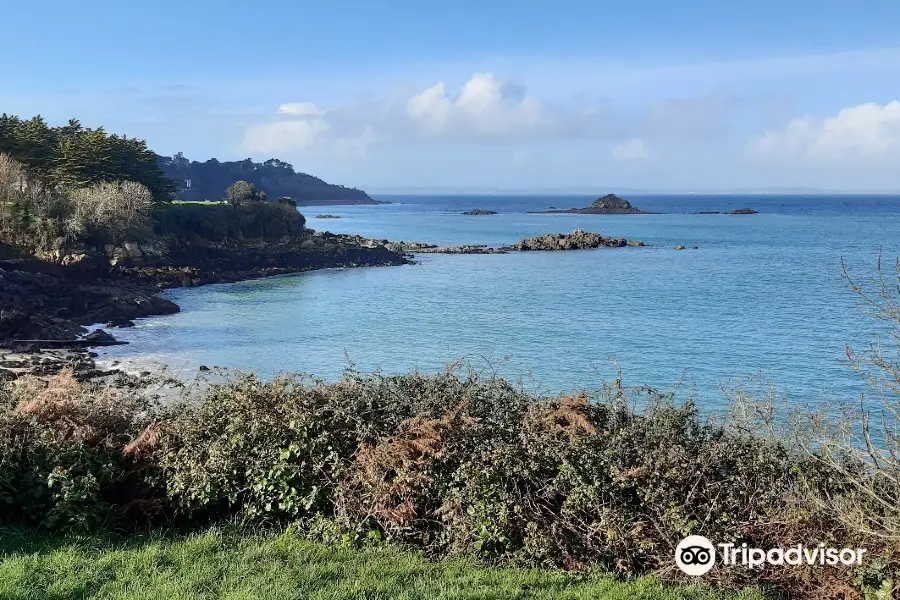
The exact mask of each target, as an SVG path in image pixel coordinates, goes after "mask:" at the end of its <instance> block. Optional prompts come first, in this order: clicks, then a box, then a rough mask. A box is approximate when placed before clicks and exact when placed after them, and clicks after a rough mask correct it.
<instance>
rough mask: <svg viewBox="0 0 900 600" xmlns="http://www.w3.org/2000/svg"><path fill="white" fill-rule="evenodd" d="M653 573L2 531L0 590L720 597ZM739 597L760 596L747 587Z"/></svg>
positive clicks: (213, 538)
mask: <svg viewBox="0 0 900 600" xmlns="http://www.w3.org/2000/svg"><path fill="white" fill-rule="evenodd" d="M718 597H721V596H719V595H718V594H713V593H709V592H703V591H701V590H698V589H691V588H671V587H664V586H663V585H661V584H660V583H659V582H658V581H656V580H654V579H652V578H644V579H640V580H637V581H633V582H618V581H615V580H613V579H612V578H609V577H605V576H591V577H574V576H570V575H566V574H564V573H552V572H542V571H532V570H519V569H495V568H487V567H483V566H479V565H477V564H476V563H473V562H468V561H462V560H454V561H443V562H429V561H427V560H425V559H424V558H422V557H421V556H419V555H416V554H410V553H404V552H400V551H397V550H394V549H390V548H385V547H379V548H375V549H363V550H354V549H349V548H344V547H328V546H323V545H320V544H315V543H312V542H309V541H306V540H304V539H302V538H301V537H299V536H296V535H292V534H281V535H269V536H255V537H249V538H247V537H239V536H236V535H232V534H226V533H222V532H221V531H218V530H211V531H207V532H205V533H201V534H196V535H192V536H188V537H174V536H173V537H160V536H138V537H130V538H123V539H122V540H118V541H116V540H110V539H102V540H100V539H94V538H77V539H72V538H68V539H65V540H57V539H51V538H46V537H40V536H36V535H33V534H28V535H26V534H22V533H18V532H8V531H3V530H0V599H2V600H24V599H26V598H28V599H35V600H37V599H41V600H43V599H45V598H46V599H64V598H65V599H75V598H79V599H81V598H123V599H124V598H128V599H132V598H160V599H166V600H182V599H187V598H191V599H194V598H204V599H205V598H228V599H250V598H254V599H256V598H258V599H266V600H269V599H273V600H274V599H281V598H284V599H296V600H299V599H301V598H303V599H306V598H310V599H324V598H358V599H367V600H370V599H382V598H384V599H387V598H401V599H413V598H422V599H423V600H424V599H433V598H454V599H475V598H478V599H483V600H487V599H489V598H490V599H493V598H498V599H499V598H535V599H537V598H546V599H548V600H549V599H554V600H555V599H558V598H559V599H573V600H574V599H585V600H587V599H589V598H590V599H599V598H603V599H607V598H608V599H620V598H621V599H623V600H624V599H626V598H629V599H648V600H649V599H658V600H669V599H675V598H679V599H681V598H694V599H701V598H718ZM733 598H744V599H747V600H749V599H751V598H754V599H755V598H759V597H758V596H756V595H755V594H751V593H747V594H744V595H741V596H733Z"/></svg>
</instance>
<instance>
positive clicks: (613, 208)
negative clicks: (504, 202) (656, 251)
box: [528, 194, 644, 215]
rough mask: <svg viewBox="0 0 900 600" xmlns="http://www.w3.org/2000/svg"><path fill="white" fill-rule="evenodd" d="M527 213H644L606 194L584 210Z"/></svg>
mask: <svg viewBox="0 0 900 600" xmlns="http://www.w3.org/2000/svg"><path fill="white" fill-rule="evenodd" d="M528 212H529V213H532V214H553V213H569V214H576V215H637V214H643V213H644V211H642V210H640V209H638V208H635V207H634V206H632V205H631V202H629V201H628V200H626V199H624V198H621V197H619V196H616V195H615V194H607V195H605V196H603V197H602V198H597V199H596V200H594V201H593V202H592V203H591V205H590V206H587V207H585V208H567V209H564V210H563V209H554V210H530V211H528Z"/></svg>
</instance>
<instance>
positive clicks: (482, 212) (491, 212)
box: [463, 208, 497, 216]
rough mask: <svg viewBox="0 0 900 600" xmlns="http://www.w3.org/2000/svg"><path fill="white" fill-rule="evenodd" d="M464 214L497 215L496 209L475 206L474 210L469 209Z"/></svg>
mask: <svg viewBox="0 0 900 600" xmlns="http://www.w3.org/2000/svg"><path fill="white" fill-rule="evenodd" d="M463 214H464V215H469V216H481V215H496V214H497V211H496V210H482V209H480V208H473V209H472V210H467V211H465V212H464V213H463Z"/></svg>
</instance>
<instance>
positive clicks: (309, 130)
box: [243, 119, 329, 154]
mask: <svg viewBox="0 0 900 600" xmlns="http://www.w3.org/2000/svg"><path fill="white" fill-rule="evenodd" d="M328 129H329V126H328V124H327V123H325V121H323V120H321V119H303V120H289V121H273V122H271V123H259V124H256V125H251V126H250V127H248V128H247V131H246V132H245V135H244V143H243V148H244V149H245V150H247V151H249V152H259V153H262V154H272V153H278V152H302V151H305V150H308V149H310V148H312V147H313V146H315V145H316V143H317V142H319V141H320V140H321V138H322V135H323V134H324V133H325V132H326V131H328Z"/></svg>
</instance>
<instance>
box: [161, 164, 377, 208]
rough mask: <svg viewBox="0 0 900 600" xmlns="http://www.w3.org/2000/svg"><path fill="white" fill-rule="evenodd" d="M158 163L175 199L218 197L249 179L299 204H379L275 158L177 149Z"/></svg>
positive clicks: (256, 184)
mask: <svg viewBox="0 0 900 600" xmlns="http://www.w3.org/2000/svg"><path fill="white" fill-rule="evenodd" d="M159 166H160V167H161V168H162V170H163V173H164V174H165V176H166V177H168V178H169V179H171V180H173V181H174V182H175V183H176V185H177V186H178V190H177V192H176V198H177V199H178V200H219V199H221V198H224V197H225V190H226V188H228V186H230V185H231V184H232V183H234V182H235V181H240V180H244V181H248V182H250V183H252V184H254V185H255V186H256V187H257V188H258V189H260V190H262V191H264V192H266V194H267V195H268V197H269V198H272V199H275V198H278V197H280V196H290V197H291V198H293V199H294V200H295V201H296V202H297V204H298V205H300V206H304V205H311V204H317V205H318V204H381V202H378V201H377V200H373V199H372V198H370V197H369V195H368V194H366V193H365V192H364V191H362V190H359V189H356V188H348V187H344V186H342V185H334V184H330V183H326V182H325V181H322V180H321V179H319V178H318V177H313V176H312V175H307V174H306V173H297V172H296V171H294V167H293V166H292V165H290V164H288V163H286V162H283V161H280V160H278V159H277V158H272V159H269V160H267V161H266V162H264V163H255V162H253V161H251V160H250V159H249V158H248V159H245V160H241V161H231V162H219V161H218V160H216V159H215V158H211V159H209V160H208V161H206V162H202V163H201V162H198V161H191V160H188V159H187V158H185V157H184V155H182V154H181V153H180V152H179V153H178V154H176V155H175V156H173V157H160V158H159Z"/></svg>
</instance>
